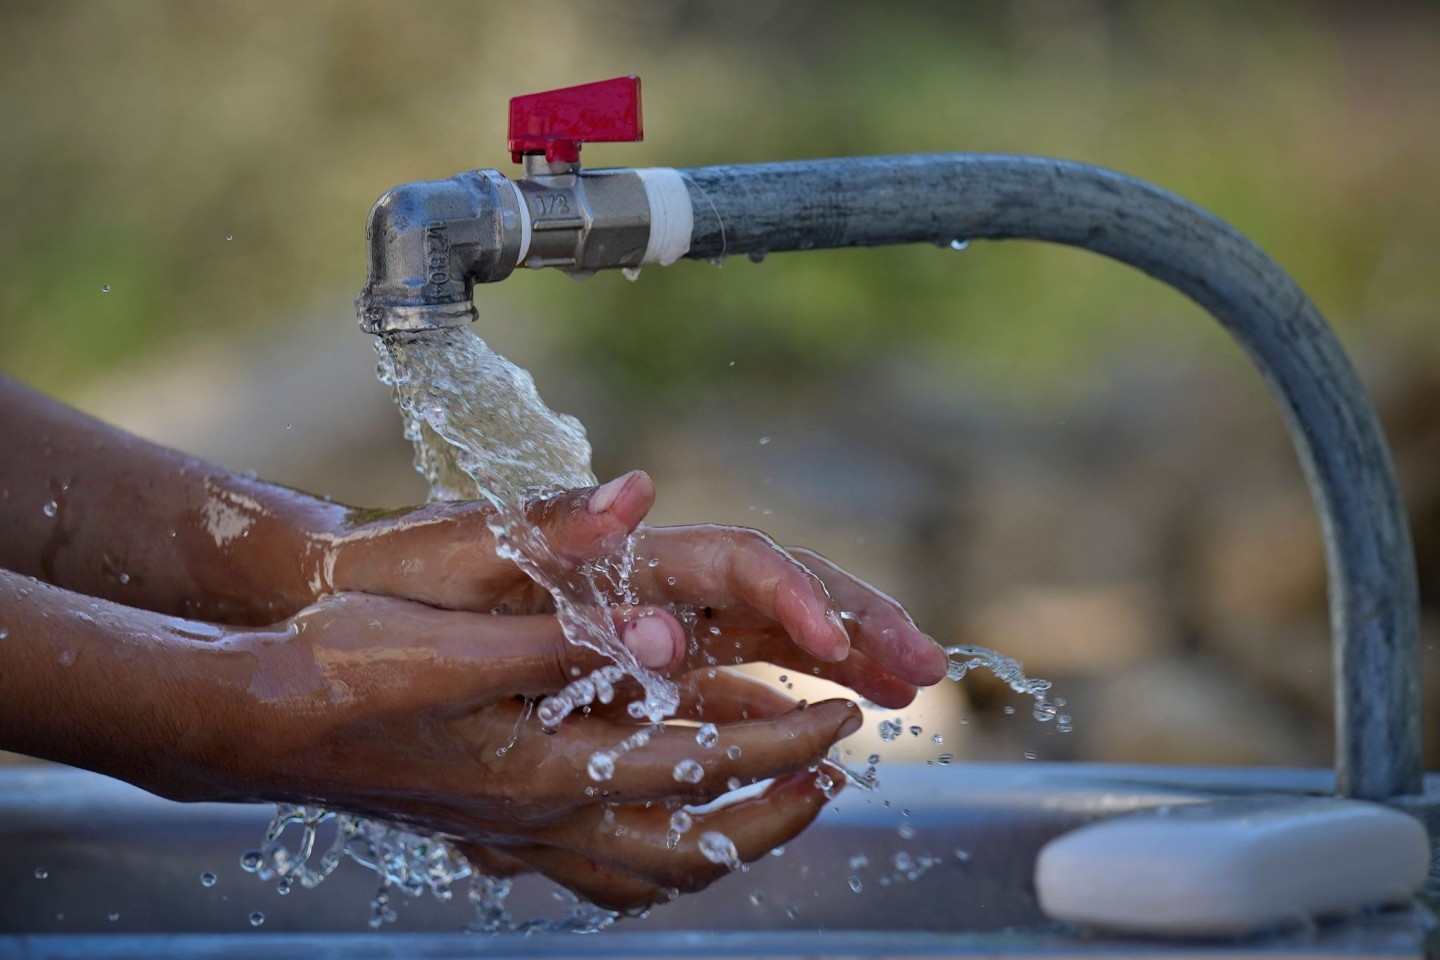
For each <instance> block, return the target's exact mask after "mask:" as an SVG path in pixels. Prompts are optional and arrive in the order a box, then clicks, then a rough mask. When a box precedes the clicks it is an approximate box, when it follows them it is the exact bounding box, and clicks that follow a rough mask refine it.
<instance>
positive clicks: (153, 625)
mask: <svg viewBox="0 0 1440 960" xmlns="http://www.w3.org/2000/svg"><path fill="white" fill-rule="evenodd" d="M252 672H253V665H252V662H251V658H250V657H249V656H248V655H247V654H245V653H242V652H239V651H238V650H237V649H236V648H235V647H234V646H233V645H231V644H230V643H228V642H227V639H226V637H225V636H224V635H223V634H222V632H221V629H220V628H218V627H213V626H211V625H209V624H204V623H197V622H190V621H184V620H180V619H178V618H175V617H169V616H165V615H162V614H155V613H150V612H148V611H142V610H135V609H132V608H128V607H123V606H120V605H119V604H114V603H108V602H106V601H103V600H95V599H93V598H89V597H81V596H78V595H76V594H73V593H69V592H67V591H64V590H61V589H59V588H57V587H53V586H50V585H49V584H45V583H42V582H39V581H36V580H34V579H31V578H29V577H25V576H22V575H20V574H16V573H12V572H10V571H7V570H0V749H5V750H12V751H15V752H18V753H24V754H28V755H30V756H34V757H40V758H43V759H47V760H55V761H58V762H61V763H68V764H71V765H73V766H78V767H83V768H86V769H89V770H96V771H98V772H101V773H105V774H108V775H110V776H114V777H119V778H121V779H123V780H128V781H130V782H131V783H134V784H137V785H139V786H142V787H144V788H146V789H148V790H151V791H154V792H156V793H160V794H162V795H165V796H169V797H172V798H174V799H186V800H198V799H216V798H220V797H223V796H226V795H227V794H228V793H229V792H230V786H229V784H228V782H227V777H228V772H227V771H228V770H229V768H230V765H231V761H232V758H233V756H234V754H235V753H236V749H235V745H236V744H238V743H243V742H244V739H245V738H249V737H252V736H253V735H254V734H253V731H249V730H246V729H244V727H245V725H246V722H247V721H246V720H245V718H244V717H243V716H241V715H240V714H241V712H242V709H243V704H244V703H245V702H246V699H245V697H246V694H245V691H246V690H247V688H248V684H249V679H248V678H249V677H250V675H251V673H252Z"/></svg>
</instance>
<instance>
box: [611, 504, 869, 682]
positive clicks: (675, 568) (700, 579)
mask: <svg viewBox="0 0 1440 960" xmlns="http://www.w3.org/2000/svg"><path fill="white" fill-rule="evenodd" d="M636 539H637V544H638V547H637V549H638V551H639V552H640V553H642V554H644V555H645V556H647V557H648V558H651V559H658V560H659V561H660V562H659V564H658V565H657V566H656V567H654V568H651V567H650V566H649V565H648V564H641V565H639V566H638V567H637V569H636V580H637V582H639V583H641V585H642V586H643V587H644V588H645V589H646V594H645V595H650V594H651V593H654V594H655V595H656V596H658V597H663V598H665V599H670V600H680V601H684V602H695V603H703V604H705V605H706V606H708V607H713V608H721V609H726V608H733V607H737V606H743V607H747V608H749V609H751V610H754V611H755V612H756V613H759V614H760V615H762V616H764V617H767V618H769V619H770V620H773V621H775V622H777V623H779V624H781V625H782V626H783V627H785V629H786V631H787V632H788V633H789V634H790V636H791V637H792V638H794V642H795V643H796V644H797V645H798V646H799V647H800V648H801V649H802V650H805V651H806V652H808V653H810V654H811V655H813V656H815V657H817V658H818V659H821V660H825V661H828V662H835V661H837V660H842V659H844V657H845V654H846V653H848V652H849V649H850V637H849V634H848V633H847V632H846V630H845V626H844V624H843V623H842V621H841V619H840V610H839V608H837V607H836V606H835V603H834V602H833V601H832V600H831V598H830V595H829V593H827V592H826V589H825V585H824V584H823V583H821V582H820V580H819V578H818V577H816V576H815V575H814V574H812V573H811V572H810V571H809V570H807V569H805V567H804V566H803V565H801V564H800V563H799V562H798V561H796V560H795V559H793V558H792V557H790V556H789V555H788V554H787V553H786V552H785V551H784V550H782V549H781V548H780V547H779V546H778V545H777V544H776V543H775V542H774V541H773V540H771V539H770V538H769V537H767V536H765V535H764V534H763V533H760V532H759V531H756V530H747V529H744V528H741V527H722V526H714V525H704V526H691V527H659V528H641V530H640V531H639V532H638V533H637V534H636ZM671 578H674V581H675V582H674V583H673V584H672V583H671V582H670V581H671ZM662 583H663V584H664V586H663V587H662V586H661V584H662Z"/></svg>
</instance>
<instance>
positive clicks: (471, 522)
mask: <svg viewBox="0 0 1440 960" xmlns="http://www.w3.org/2000/svg"><path fill="white" fill-rule="evenodd" d="M654 502H655V485H654V483H652V482H651V480H650V478H649V477H648V476H647V475H646V474H645V473H643V472H641V471H638V470H635V471H631V472H630V473H627V474H624V475H622V476H620V477H617V478H616V479H614V480H612V481H610V482H609V483H607V484H602V485H601V486H599V487H593V488H591V487H587V488H584V489H579V490H570V491H566V492H564V493H561V494H558V495H556V496H553V497H548V498H546V499H543V500H536V501H532V502H531V503H529V504H527V505H526V511H525V512H526V515H527V517H528V518H529V519H530V520H531V522H532V523H534V524H535V525H536V526H537V527H538V528H539V529H540V530H541V532H542V533H543V534H544V537H545V541H546V542H547V543H548V545H549V548H550V551H551V552H552V553H553V554H554V555H555V556H556V557H557V558H559V560H561V561H563V562H564V563H566V564H567V565H572V566H573V565H578V564H580V563H583V562H584V561H586V560H589V559H592V558H595V557H599V556H606V555H610V554H613V553H614V552H615V551H616V550H617V549H618V548H619V547H620V545H621V544H622V543H624V541H625V538H626V537H627V536H629V535H630V533H631V532H632V531H634V529H635V527H636V526H637V525H638V524H639V523H640V521H641V520H642V519H644V517H645V514H646V513H647V512H648V511H649V509H650V507H651V505H652V504H653V503H654ZM494 515H495V509H494V507H492V506H491V505H489V504H487V503H482V502H468V503H432V504H429V505H427V506H424V507H417V508H415V509H413V510H407V511H404V512H402V513H399V514H391V515H387V516H384V517H380V518H377V519H370V520H367V521H366V522H363V523H360V524H358V525H356V526H354V527H353V528H352V529H350V530H349V531H347V532H346V533H345V534H344V535H343V536H342V537H341V538H340V539H339V541H338V542H336V543H334V544H331V545H328V546H324V547H320V546H317V547H316V551H315V556H311V557H309V558H308V559H307V563H310V564H311V565H312V566H313V567H314V568H315V574H314V575H315V579H316V580H317V582H319V583H321V585H322V586H323V591H322V592H328V591H360V592H365V593H376V594H383V595H386V596H397V597H405V598H407V599H410V600H417V601H419V602H421V603H427V604H430V605H431V606H436V607H446V608H449V609H452V610H493V609H496V608H502V607H503V608H506V609H507V612H515V613H521V612H532V611H534V610H536V609H539V608H540V607H538V606H537V605H539V604H543V603H545V602H546V601H547V599H548V598H547V597H545V595H544V591H543V590H539V589H538V588H537V587H536V586H535V585H534V584H533V583H532V582H531V581H530V580H529V578H528V577H526V576H525V575H524V574H523V573H522V572H521V571H520V569H519V568H518V567H516V566H515V564H514V563H513V562H511V561H509V560H506V559H503V558H501V557H500V556H499V555H498V554H497V553H496V551H495V538H494V535H493V534H492V533H491V530H490V522H491V520H492V519H493V518H494Z"/></svg>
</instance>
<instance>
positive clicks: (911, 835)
mask: <svg viewBox="0 0 1440 960" xmlns="http://www.w3.org/2000/svg"><path fill="white" fill-rule="evenodd" d="M895 832H896V833H898V834H899V835H900V839H901V840H914V839H915V828H914V827H912V826H910V824H908V823H902V824H900V826H899V827H898V828H897V829H896V831H895Z"/></svg>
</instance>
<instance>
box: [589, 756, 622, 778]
mask: <svg viewBox="0 0 1440 960" xmlns="http://www.w3.org/2000/svg"><path fill="white" fill-rule="evenodd" d="M585 771H586V772H587V773H589V774H590V779H591V780H596V781H600V782H604V781H606V780H609V779H610V778H611V777H613V776H615V756H614V754H612V753H610V752H609V751H608V750H596V751H595V752H594V753H592V754H590V762H589V764H587V765H586V767H585Z"/></svg>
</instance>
